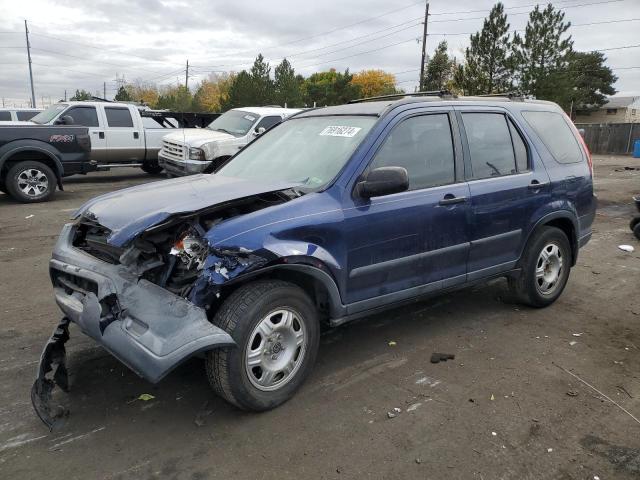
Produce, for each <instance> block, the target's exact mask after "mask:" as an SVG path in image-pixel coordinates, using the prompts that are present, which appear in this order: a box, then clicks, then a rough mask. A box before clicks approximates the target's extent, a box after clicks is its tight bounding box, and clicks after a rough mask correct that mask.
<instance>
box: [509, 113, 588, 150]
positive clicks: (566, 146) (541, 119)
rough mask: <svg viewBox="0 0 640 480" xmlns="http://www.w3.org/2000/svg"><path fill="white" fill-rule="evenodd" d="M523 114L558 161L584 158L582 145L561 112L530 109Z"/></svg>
mask: <svg viewBox="0 0 640 480" xmlns="http://www.w3.org/2000/svg"><path fill="white" fill-rule="evenodd" d="M522 116H523V117H524V119H525V120H526V121H527V123H528V124H529V125H531V128H533V130H534V131H535V132H536V133H537V134H538V137H540V140H542V143H544V145H545V146H546V147H547V148H548V149H549V152H551V155H553V158H555V160H556V161H557V162H559V163H576V162H579V161H581V160H582V153H581V151H580V146H579V145H578V142H577V141H576V138H575V137H574V135H573V131H572V130H571V128H570V127H569V125H567V122H566V120H565V119H564V116H563V115H562V114H561V113H558V112H533V111H529V112H522Z"/></svg>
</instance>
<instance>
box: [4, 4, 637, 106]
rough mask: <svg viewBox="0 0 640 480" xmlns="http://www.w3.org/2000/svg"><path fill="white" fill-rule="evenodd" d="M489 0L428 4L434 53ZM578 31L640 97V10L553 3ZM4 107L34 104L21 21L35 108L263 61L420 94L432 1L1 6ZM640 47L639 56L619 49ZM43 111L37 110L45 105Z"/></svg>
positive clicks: (519, 21) (626, 91)
mask: <svg viewBox="0 0 640 480" xmlns="http://www.w3.org/2000/svg"><path fill="white" fill-rule="evenodd" d="M493 3H494V2H493V1H492V0H446V1H445V0H431V2H430V13H431V16H430V19H429V37H428V39H427V46H428V50H429V51H432V50H433V49H434V48H435V46H436V44H437V43H438V42H439V41H440V40H442V39H446V40H447V41H448V42H449V50H450V53H451V54H452V55H455V56H457V57H458V58H461V57H462V56H463V51H464V48H465V46H466V45H467V44H468V40H469V35H468V34H469V33H472V32H475V31H477V30H478V29H480V28H481V26H482V20H483V17H484V16H485V15H486V14H487V13H488V11H489V10H490V8H491V6H492V4H493ZM534 3H535V2H534V1H532V0H513V1H512V0H506V1H504V4H505V7H506V9H507V10H506V11H507V13H508V15H509V23H510V24H511V29H513V30H520V29H523V28H524V26H525V25H526V22H527V14H528V12H529V11H530V10H531V8H532V4H534ZM553 3H554V5H556V6H558V7H561V8H562V9H563V10H564V11H565V13H566V19H567V20H570V21H571V22H572V24H573V25H574V26H573V27H572V28H571V30H570V33H571V35H572V36H573V39H574V42H575V45H574V47H575V49H577V50H581V51H586V50H605V49H606V50H605V51H604V53H605V54H606V55H607V57H608V64H609V66H610V67H612V68H614V72H615V74H616V75H617V76H618V77H619V80H618V82H617V83H616V85H615V86H616V88H617V90H618V91H619V92H620V93H619V94H620V95H640V45H639V44H640V35H638V33H637V32H638V31H639V28H640V0H563V1H556V2H553ZM0 11H1V12H2V16H1V17H0V97H2V98H3V99H4V101H5V103H6V104H11V103H14V104H16V105H17V106H20V105H24V106H26V105H27V102H28V98H29V97H30V93H29V73H28V67H27V61H26V48H25V36H24V20H25V19H26V20H28V22H29V30H30V32H31V46H32V61H33V73H34V82H35V92H36V101H37V103H38V104H40V103H41V101H42V100H43V99H44V102H45V103H48V102H49V99H51V100H52V101H54V102H55V101H57V100H59V99H60V98H62V97H63V96H64V91H65V89H67V91H68V92H73V91H75V89H77V88H84V89H86V90H89V91H91V92H94V93H96V92H98V91H99V92H102V90H103V84H104V82H106V89H107V97H108V98H112V97H113V95H114V94H115V91H116V87H117V83H116V76H118V77H120V78H122V77H124V78H125V79H126V80H127V81H134V80H141V81H148V82H155V83H157V84H159V85H168V84H172V83H173V84H176V82H184V76H185V74H184V70H185V62H186V60H187V59H188V60H189V64H190V66H191V73H192V74H193V77H192V78H190V80H189V82H190V85H196V84H197V82H198V81H200V80H202V79H204V78H206V77H207V76H208V75H209V74H210V73H211V72H215V71H239V70H242V69H243V68H248V67H250V64H251V63H252V61H253V59H254V58H255V56H256V55H257V54H258V53H260V52H262V53H263V54H264V56H265V57H266V58H267V59H268V60H269V61H270V62H271V64H272V66H273V65H275V64H276V63H278V62H279V61H280V60H281V59H282V58H283V57H285V56H286V57H287V58H289V60H290V61H291V62H292V64H293V66H294V68H295V69H296V71H297V72H299V73H302V74H304V75H308V74H310V73H313V72H314V71H318V70H327V69H329V68H336V69H338V70H343V69H345V68H349V69H350V70H351V71H352V72H356V71H359V70H362V69H369V68H382V69H384V70H387V71H389V72H392V73H396V74H397V75H396V76H397V81H398V83H399V86H400V87H402V88H404V89H405V90H407V91H410V90H413V88H414V86H415V85H416V84H417V79H418V76H419V72H418V68H419V62H420V48H421V46H420V43H419V41H418V39H419V38H420V37H421V34H422V25H421V20H422V17H423V16H424V2H419V3H412V2H411V0H405V1H403V2H400V3H396V2H389V1H388V0H351V1H341V0H325V1H323V2H300V1H299V0H298V1H295V0H283V1H270V2H249V1H236V2H228V1H227V2H222V1H219V0H192V1H187V0H137V1H136V0H82V1H81V2H78V1H77V0H57V1H56V2H52V1H51V0H22V1H15V0H0ZM632 45H636V48H619V47H630V46H632ZM38 106H40V105H38Z"/></svg>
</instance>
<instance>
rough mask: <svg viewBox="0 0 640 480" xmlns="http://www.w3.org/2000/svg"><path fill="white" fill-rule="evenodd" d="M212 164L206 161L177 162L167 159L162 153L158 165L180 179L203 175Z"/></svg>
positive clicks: (182, 160)
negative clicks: (187, 176) (186, 176)
mask: <svg viewBox="0 0 640 480" xmlns="http://www.w3.org/2000/svg"><path fill="white" fill-rule="evenodd" d="M210 163H211V162H209V161H206V160H205V161H202V160H184V159H181V160H176V159H173V158H168V157H165V156H163V155H162V153H160V154H159V155H158V164H159V165H160V166H161V167H162V168H164V170H165V171H166V172H167V173H168V174H170V175H173V176H178V177H183V176H185V175H196V174H198V173H203V172H204V171H205V170H206V169H207V167H208V166H209V165H210Z"/></svg>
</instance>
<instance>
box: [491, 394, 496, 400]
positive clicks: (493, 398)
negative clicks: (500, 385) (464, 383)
mask: <svg viewBox="0 0 640 480" xmlns="http://www.w3.org/2000/svg"><path fill="white" fill-rule="evenodd" d="M495 399H496V397H494V396H493V393H492V394H491V399H490V400H491V401H492V402H493V401H494V400H495Z"/></svg>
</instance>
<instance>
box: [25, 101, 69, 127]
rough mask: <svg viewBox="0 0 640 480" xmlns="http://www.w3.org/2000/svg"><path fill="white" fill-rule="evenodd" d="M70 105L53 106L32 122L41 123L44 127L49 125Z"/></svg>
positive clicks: (59, 104)
mask: <svg viewBox="0 0 640 480" xmlns="http://www.w3.org/2000/svg"><path fill="white" fill-rule="evenodd" d="M68 106H69V105H66V104H64V103H58V104H56V105H51V106H50V107H49V108H47V109H46V110H45V111H44V112H40V113H39V114H38V115H36V116H35V117H33V118H32V119H31V121H32V122H35V123H39V124H41V125H44V124H45V123H49V122H50V121H51V120H53V119H54V118H56V117H57V116H58V114H59V113H60V112H62V111H63V110H64V109H65V108H67V107H68Z"/></svg>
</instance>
